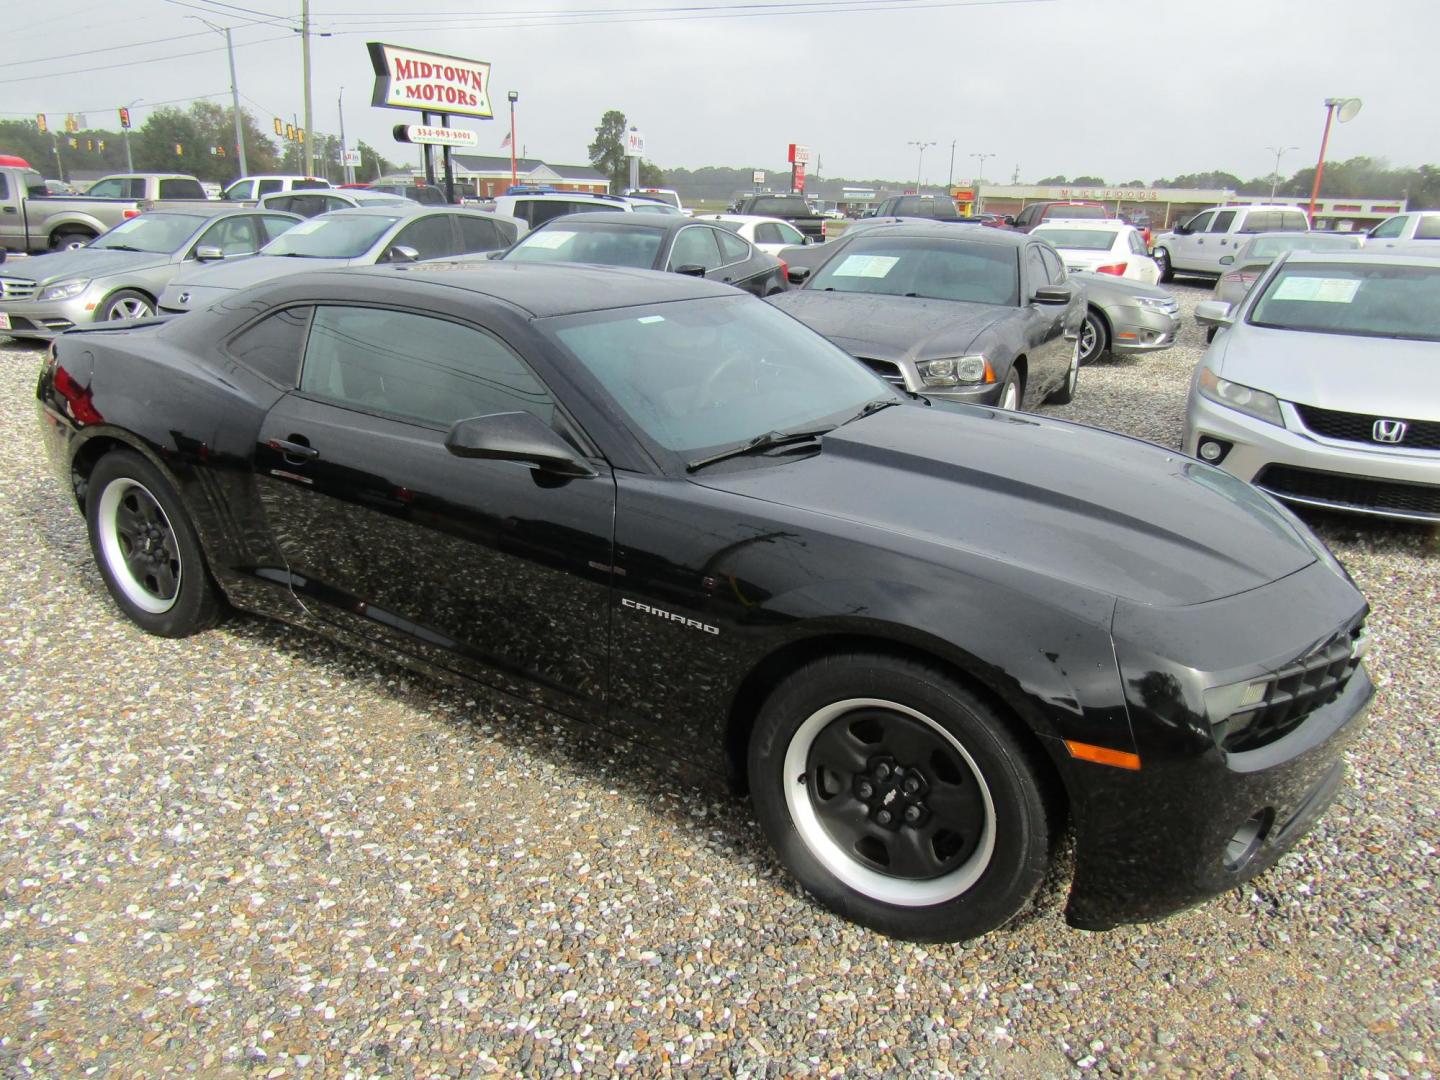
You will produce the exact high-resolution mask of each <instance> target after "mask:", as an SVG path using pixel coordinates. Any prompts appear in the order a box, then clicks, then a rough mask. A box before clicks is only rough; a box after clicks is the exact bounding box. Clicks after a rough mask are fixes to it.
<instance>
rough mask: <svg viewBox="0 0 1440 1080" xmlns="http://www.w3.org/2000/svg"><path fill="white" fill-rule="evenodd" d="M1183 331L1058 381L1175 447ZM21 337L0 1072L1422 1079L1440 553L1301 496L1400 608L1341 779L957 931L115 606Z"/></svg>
mask: <svg viewBox="0 0 1440 1080" xmlns="http://www.w3.org/2000/svg"><path fill="white" fill-rule="evenodd" d="M1208 291H1209V290H1208V286H1207V287H1205V288H1203V289H1202V288H1198V287H1192V286H1190V285H1188V284H1182V285H1179V286H1176V287H1175V292H1176V293H1177V295H1179V296H1180V297H1181V300H1182V311H1183V314H1184V317H1185V324H1184V329H1183V330H1182V336H1181V339H1180V343H1179V344H1178V345H1177V346H1176V347H1175V348H1173V349H1171V350H1169V351H1167V352H1162V353H1158V354H1153V355H1150V356H1146V357H1142V358H1138V359H1133V360H1124V361H1104V362H1101V363H1099V364H1097V365H1092V366H1089V367H1087V368H1085V369H1083V370H1082V371H1081V374H1080V381H1079V390H1078V393H1077V394H1076V397H1075V401H1074V403H1073V404H1071V405H1069V406H1065V407H1063V408H1053V409H1052V408H1047V410H1046V411H1047V412H1052V413H1053V414H1055V415H1060V416H1066V417H1070V418H1074V419H1078V420H1083V421H1085V422H1088V423H1097V424H1100V425H1102V426H1107V427H1112V428H1115V429H1118V430H1122V431H1126V432H1130V433H1133V434H1136V435H1140V436H1142V437H1145V438H1150V439H1154V440H1156V441H1159V442H1163V443H1166V444H1168V445H1172V446H1174V445H1177V444H1178V441H1179V437H1180V429H1181V425H1182V422H1183V413H1184V406H1185V389H1186V385H1187V379H1188V375H1189V371H1190V368H1191V367H1192V366H1193V364H1194V362H1195V360H1196V359H1197V358H1198V356H1199V353H1200V348H1201V336H1200V333H1199V331H1198V330H1197V329H1196V327H1195V325H1194V322H1193V320H1192V319H1191V316H1190V313H1191V310H1192V309H1193V305H1194V302H1195V301H1196V300H1197V299H1200V298H1203V297H1205V296H1206V295H1208ZM39 361H40V353H39V352H37V351H34V350H30V349H23V348H20V347H18V346H17V345H16V344H15V343H9V344H6V345H3V346H0V386H3V389H4V391H5V394H6V397H7V400H8V401H9V402H10V408H9V409H7V410H6V411H5V413H4V416H5V419H4V420H3V425H4V427H3V431H4V434H5V438H4V440H3V443H0V446H3V449H0V463H3V464H0V469H3V474H4V476H5V479H6V484H5V489H6V491H7V492H8V493H9V499H8V500H7V502H6V505H5V507H4V509H3V510H0V541H3V554H0V567H3V572H4V576H5V579H6V580H7V582H8V583H9V588H8V589H7V590H6V594H5V600H4V603H3V613H0V649H3V652H0V657H3V662H0V689H3V693H4V697H5V700H6V701H7V702H8V704H9V708H8V710H7V715H8V716H9V725H10V730H9V732H8V733H7V734H8V737H7V738H6V740H5V747H4V750H3V752H0V753H3V764H0V837H3V844H0V958H3V962H4V964H5V970H4V978H3V980H0V1071H4V1072H7V1073H12V1072H13V1073H21V1074H23V1073H24V1072H26V1071H27V1070H28V1071H31V1072H33V1073H36V1074H47V1075H49V1074H56V1073H69V1072H80V1071H83V1069H84V1068H86V1067H88V1066H90V1065H97V1066H100V1068H101V1071H102V1072H103V1071H106V1070H107V1069H108V1070H114V1071H115V1073H116V1074H121V1075H132V1074H136V1073H139V1074H146V1075H153V1074H156V1073H159V1072H162V1071H163V1070H165V1069H167V1068H170V1069H174V1070H175V1071H181V1070H184V1069H201V1070H205V1069H212V1070H219V1069H221V1068H223V1067H224V1066H226V1065H227V1064H228V1065H232V1066H234V1067H235V1070H236V1071H237V1072H238V1071H240V1070H241V1069H251V1070H254V1073H255V1075H269V1074H270V1073H271V1071H272V1070H283V1072H281V1073H278V1074H277V1075H295V1074H310V1075H319V1073H320V1072H322V1071H324V1072H333V1073H338V1072H341V1071H342V1068H343V1069H350V1070H353V1072H354V1073H355V1074H356V1075H371V1074H376V1073H385V1072H387V1071H388V1072H393V1073H395V1074H397V1075H412V1074H413V1075H421V1076H428V1075H437V1074H438V1075H466V1076H468V1075H471V1074H472V1073H478V1074H484V1073H485V1072H486V1071H489V1070H492V1069H496V1068H499V1069H503V1070H506V1071H512V1072H515V1071H522V1070H524V1071H529V1072H544V1073H554V1072H559V1071H565V1070H570V1069H572V1068H579V1069H581V1070H584V1071H589V1070H592V1069H593V1070H595V1071H597V1072H603V1073H608V1072H610V1071H617V1072H627V1071H635V1072H644V1073H654V1072H658V1071H661V1070H662V1069H664V1068H665V1067H667V1066H668V1067H670V1068H673V1069H675V1070H681V1069H684V1070H687V1071H692V1070H706V1071H710V1072H716V1073H732V1072H749V1073H756V1074H767V1073H768V1074H772V1075H781V1074H784V1075H792V1074H799V1073H803V1072H807V1071H808V1072H813V1073H817V1074H822V1073H830V1072H833V1071H837V1070H845V1071H848V1072H854V1073H857V1074H868V1073H873V1072H883V1071H887V1070H888V1071H892V1072H894V1073H897V1074H907V1075H908V1074H919V1075H924V1074H926V1073H929V1072H932V1071H933V1072H938V1073H942V1074H944V1073H949V1072H962V1071H965V1070H966V1069H967V1068H968V1069H974V1070H980V1069H988V1070H989V1071H990V1072H992V1073H995V1074H999V1075H1056V1074H1064V1073H1066V1072H1067V1071H1071V1070H1079V1071H1082V1072H1085V1071H1090V1070H1094V1071H1100V1072H1103V1071H1118V1072H1142V1071H1146V1070H1148V1069H1151V1068H1152V1067H1153V1068H1154V1069H1155V1070H1156V1071H1158V1072H1161V1073H1164V1072H1176V1073H1178V1072H1181V1071H1189V1070H1204V1071H1206V1072H1210V1071H1216V1072H1220V1071H1224V1072H1231V1073H1236V1074H1240V1075H1257V1076H1258V1075H1270V1074H1273V1075H1298V1074H1302V1073H1304V1074H1308V1075H1346V1076H1349V1075H1363V1071H1364V1070H1366V1069H1368V1070H1371V1071H1372V1072H1374V1071H1383V1072H1386V1073H1389V1074H1390V1075H1393V1076H1403V1075H1416V1076H1419V1075H1426V1074H1427V1073H1429V1072H1430V1071H1431V1070H1433V1068H1434V1062H1433V1060H1432V1056H1433V1055H1432V1047H1433V1046H1435V1045H1436V1044H1437V1043H1440V1032H1437V1028H1440V1007H1437V1005H1436V1004H1435V1002H1436V998H1437V992H1436V989H1437V988H1436V985H1435V978H1436V972H1437V970H1440V964H1437V945H1436V941H1437V939H1440V933H1437V930H1440V911H1437V909H1436V904H1435V890H1436V888H1437V887H1440V881H1437V876H1440V875H1437V873H1436V865H1437V848H1440V838H1437V834H1440V821H1437V807H1440V795H1437V792H1436V789H1435V784H1434V781H1433V777H1434V776H1435V775H1436V773H1437V771H1440V734H1437V732H1436V728H1435V718H1436V717H1437V715H1440V627H1437V617H1436V615H1435V611H1436V610H1437V608H1440V546H1437V543H1436V540H1435V539H1434V537H1433V534H1432V533H1430V532H1429V531H1426V530H1423V529H1419V528H1416V527H1409V526H1399V525H1389V524H1385V523H1378V522H1367V521H1363V520H1355V519H1341V518H1331V517H1325V518H1312V519H1311V520H1312V521H1315V522H1317V524H1318V527H1319V529H1320V531H1321V533H1322V535H1323V536H1324V537H1325V539H1326V540H1327V541H1328V542H1330V543H1331V545H1332V546H1333V547H1334V548H1335V550H1336V552H1337V554H1338V555H1339V556H1340V558H1341V559H1342V560H1343V561H1344V562H1345V564H1346V565H1347V567H1348V568H1349V569H1350V571H1351V573H1352V574H1354V576H1355V577H1356V579H1357V581H1358V583H1359V584H1360V586H1361V587H1362V589H1363V590H1364V591H1365V593H1366V595H1367V596H1368V597H1369V599H1370V601H1371V603H1372V605H1373V606H1374V609H1375V610H1374V614H1373V615H1372V617H1371V621H1370V625H1371V628H1372V631H1373V633H1374V638H1375V645H1374V650H1373V653H1372V659H1371V661H1370V663H1371V670H1372V672H1373V674H1374V675H1375V677H1376V681H1377V683H1379V685H1380V693H1379V696H1378V698H1377V702H1376V706H1375V708H1374V710H1373V711H1372V713H1371V716H1370V720H1369V723H1368V728H1367V730H1366V731H1365V733H1364V734H1363V735H1362V737H1361V739H1360V741H1359V743H1358V746H1357V749H1356V751H1355V752H1354V754H1353V755H1352V771H1351V785H1350V787H1349V788H1348V789H1347V790H1346V791H1345V793H1344V794H1342V796H1341V797H1340V800H1339V801H1338V802H1337V804H1336V805H1335V806H1334V807H1333V808H1332V809H1331V811H1330V812H1329V814H1328V815H1327V816H1326V818H1325V819H1324V820H1323V821H1322V823H1321V825H1320V826H1319V827H1318V828H1317V829H1316V830H1315V831H1314V832H1313V833H1312V834H1311V835H1310V836H1308V837H1307V838H1305V839H1304V840H1302V841H1301V843H1300V844H1299V846H1298V847H1297V849H1296V850H1295V851H1294V852H1293V853H1292V854H1290V855H1288V856H1286V857H1285V858H1284V859H1283V860H1282V861H1281V863H1280V864H1279V866H1278V867H1277V868H1276V869H1275V870H1273V871H1271V872H1269V873H1267V874H1265V875H1264V876H1262V877H1261V878H1260V879H1258V880H1257V881H1256V882H1254V883H1253V884H1252V885H1250V886H1247V887H1246V888H1245V889H1244V890H1242V891H1241V892H1238V893H1232V894H1229V895H1227V896H1225V897H1222V898H1220V899H1219V900H1217V901H1214V902H1212V903H1210V904H1207V905H1205V906H1204V907H1202V908H1200V909H1198V910H1195V911H1191V912H1188V913H1186V914H1183V915H1180V916H1178V917H1175V918H1172V919H1170V920H1168V921H1166V922H1162V923H1159V924H1156V925H1151V926H1143V927H1136V928H1126V929H1121V930H1117V931H1113V932H1110V933H1108V934H1100V935H1096V934H1086V933H1083V932H1080V931H1075V930H1070V929H1068V928H1067V927H1066V926H1065V925H1064V923H1063V921H1062V920H1061V918H1060V916H1059V913H1058V903H1057V902H1055V901H1054V900H1053V899H1052V900H1051V902H1049V903H1048V905H1047V906H1045V907H1044V908H1043V909H1042V910H1041V911H1040V912H1038V913H1037V914H1036V915H1034V916H1032V917H1030V918H1028V919H1027V920H1026V921H1025V922H1024V923H1023V924H1022V925H1019V926H1016V927H1012V928H1009V929H1006V930H1003V931H1000V932H998V933H994V934H991V935H990V936H989V937H987V938H985V939H983V940H980V941H978V942H973V943H971V944H969V945H966V946H954V947H948V946H916V945H908V944H903V943H899V942H895V941H891V940H888V939H886V938H883V937H880V936H878V935H876V934H874V933H871V932H868V931H865V930H863V929H861V928H859V927H857V926H854V925H851V924H848V923H845V922H843V921H841V920H840V919H838V918H836V917H834V916H832V915H830V914H828V913H826V912H825V911H823V910H822V909H821V908H819V907H818V906H816V905H815V904H813V903H811V902H809V901H808V900H807V899H806V898H805V897H804V896H803V895H802V894H801V892H800V891H799V888H798V886H796V885H795V884H794V882H793V881H792V880H791V879H790V878H789V877H788V876H786V875H785V874H783V873H782V872H781V871H780V869H779V867H778V864H777V863H776V862H775V861H774V860H773V859H772V857H771V855H770V854H769V851H768V848H767V847H766V846H765V844H764V842H763V839H762V837H761V835H760V832H759V829H758V828H757V826H756V825H755V824H754V821H753V819H752V817H751V814H750V811H749V808H748V806H747V805H746V804H744V803H743V802H739V801H736V800H733V799H728V798H726V797H725V796H724V795H722V794H719V793H717V792H715V791H713V790H709V789H699V788H696V787H695V786H694V785H693V784H692V783H690V782H689V781H687V780H684V779H678V778H676V777H675V776H674V775H672V774H670V773H669V772H667V771H666V770H665V769H664V767H663V763H660V762H652V761H650V760H648V759H647V757H646V755H645V754H643V753H642V752H629V753H627V752H620V751H616V750H614V749H612V748H610V747H609V746H607V745H606V744H605V743H603V742H602V741H600V740H598V739H591V738H588V737H587V736H585V735H583V734H581V733H576V732H574V731H571V730H569V729H562V728H560V727H558V726H557V724H558V721H557V720H556V719H555V718H554V717H551V716H549V715H547V714H545V713H542V712H540V711H538V710H536V709H533V708H530V707H527V706H521V705H518V704H516V703H513V702H511V701H509V700H507V699H503V698H499V697H496V696H488V695H484V694H480V693H478V692H475V691H459V690H453V689H450V688H448V687H444V686H439V685H437V684H432V683H429V682H427V681H425V680H423V679H421V678H420V677H418V676H415V675H412V674H410V673H408V672H403V671H401V670H400V669H397V668H391V667H387V666H384V665H380V664H377V663H375V662H374V661H372V660H371V659H369V658H368V657H366V656H362V655H360V654H358V653H351V652H347V651H345V650H343V649H340V648H337V647H335V646H332V645H330V644H328V643H326V642H323V641H321V640H319V639H317V638H312V637H306V636H303V635H301V634H300V633H299V632H298V631H293V630H290V629H287V628H285V627H281V626H278V625H274V624H268V623H262V622H260V621H258V620H253V619H248V618H247V619H235V620H232V621H231V622H229V623H227V624H226V625H224V626H223V627H222V628H221V629H219V630H217V631H214V632H211V633H208V634H204V635H202V636H200V637H196V638H192V639H189V640H186V641H167V640H161V639H157V638H152V637H148V636H146V635H144V634H143V633H141V632H140V631H139V630H138V629H136V628H135V627H133V626H132V625H131V624H129V623H128V622H127V621H125V620H124V619H123V617H122V616H121V615H120V614H119V612H118V611H117V610H116V609H115V607H114V605H113V604H112V603H111V602H110V600H109V598H108V595H107V594H106V593H105V591H104V588H103V586H102V584H101V582H100V578H99V575H98V573H97V572H96V570H95V569H94V565H93V561H92V559H91V557H90V553H89V548H88V544H87V541H86V538H85V531H84V526H83V522H82V520H81V518H80V516H79V515H78V514H76V513H75V512H74V510H73V509H72V508H71V507H70V506H68V505H66V503H65V500H64V498H63V496H62V494H61V492H60V489H59V486H58V485H57V484H56V483H55V481H54V479H53V478H52V477H51V476H50V475H49V474H48V472H47V471H46V470H45V468H44V467H43V465H42V462H41V454H40V449H39V442H38V439H37V437H36V428H35V419H34V411H33V386H34V378H35V374H36V372H37V369H38V365H39Z"/></svg>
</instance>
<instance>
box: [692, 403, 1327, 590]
mask: <svg viewBox="0 0 1440 1080" xmlns="http://www.w3.org/2000/svg"><path fill="white" fill-rule="evenodd" d="M821 447H822V449H821V452H820V453H818V454H813V455H811V456H809V457H807V458H804V459H801V460H796V461H792V462H789V463H787V464H773V465H765V466H762V467H757V468H752V469H745V470H737V471H733V472H721V471H715V472H714V473H710V472H701V473H699V474H697V475H696V476H695V477H693V478H692V479H693V480H694V481H695V482H696V483H700V484H704V485H705V486H707V487H711V488H715V489H718V490H724V491H729V492H731V493H734V494H737V495H742V496H748V497H751V498H756V499H763V500H765V501H768V502H773V503H778V504H782V505H785V506H793V507H798V508H800V509H803V510H806V511H809V512H813V513H815V514H821V515H824V516H826V517H830V518H838V519H844V520H846V521H850V522H853V523H856V524H858V525H862V526H869V527H871V528H874V529H875V530H877V532H878V533H879V534H881V538H880V539H879V540H878V542H879V543H882V544H883V543H885V542H886V541H885V539H884V534H887V533H888V534H900V535H903V536H906V537H910V538H913V539H915V540H919V541H922V542H926V543H929V544H933V545H935V546H936V547H937V548H939V549H942V550H943V549H948V550H949V551H950V552H951V553H952V558H953V563H952V565H954V566H956V567H957V568H961V569H964V568H967V567H974V566H976V565H977V563H976V560H977V559H979V560H984V561H986V562H990V563H996V562H998V563H1001V564H1005V565H1008V566H1011V567H1016V568H1019V569H1022V570H1024V571H1027V572H1029V573H1033V574H1038V575H1042V576H1045V577H1049V578H1052V579H1056V580H1059V581H1063V582H1066V583H1068V584H1072V585H1078V586H1082V587H1085V588H1089V589H1092V590H1095V591H1097V592H1100V593H1103V594H1105V595H1107V596H1113V597H1117V598H1120V599H1124V600H1128V601H1131V602H1134V603H1140V604H1147V605H1157V606H1179V605H1189V604H1198V603H1204V602H1206V601H1209V600H1216V599H1219V598H1221V597H1224V596H1231V595H1234V594H1236V593H1240V592H1245V591H1247V590H1249V589H1254V588H1258V587H1260V586H1262V585H1266V584H1268V583H1270V582H1272V581H1275V580H1277V579H1279V578H1282V577H1285V576H1287V575H1289V574H1292V573H1294V572H1295V571H1297V570H1300V569H1302V568H1303V567H1305V566H1308V565H1309V564H1310V563H1312V562H1314V561H1315V558H1316V555H1315V552H1314V551H1313V550H1312V549H1311V548H1310V546H1309V544H1308V543H1307V542H1306V540H1305V539H1304V538H1303V537H1302V536H1301V535H1300V533H1299V532H1297V531H1296V529H1295V527H1294V526H1293V525H1291V524H1290V521H1289V519H1288V518H1287V517H1286V516H1285V515H1284V514H1283V513H1282V512H1281V511H1280V510H1278V509H1276V507H1275V506H1274V504H1272V503H1271V502H1270V501H1269V499H1267V498H1266V497H1265V496H1263V495H1261V494H1260V493H1259V492H1257V491H1256V490H1255V489H1254V488H1252V487H1250V486H1249V485H1248V484H1245V483H1243V482H1241V481H1240V480H1237V479H1236V478H1235V477H1233V476H1231V475H1229V474H1228V473H1225V472H1223V471H1221V470H1219V469H1216V468H1213V467H1211V466H1209V465H1205V464H1204V463H1202V462H1199V461H1196V460H1194V459H1193V458H1187V457H1185V456H1184V455H1183V454H1179V453H1176V452H1173V451H1169V450H1166V449H1164V448H1163V447H1159V446H1155V445H1153V444H1151V443H1145V442H1141V441H1139V440H1136V439H1130V438H1126V437H1124V436H1120V435H1113V434H1111V433H1109V432H1103V431H1098V430H1096V429H1094V428H1087V427H1082V426H1080V425H1076V424H1069V423H1065V422H1064V421H1058V420H1049V419H1042V418H1040V417H1036V416H1033V415H1030V414H1026V413H1016V412H1008V411H1004V410H999V409H986V408H980V407H976V406H950V407H939V406H934V407H930V408H925V407H923V406H919V405H903V406H900V407H897V408H889V409H883V410H881V411H880V412H877V413H874V414H873V415H871V416H868V417H866V418H864V419H861V420H857V421H854V422H853V423H849V424H846V425H844V426H843V427H840V428H837V429H836V430H835V431H833V432H831V433H830V434H828V435H826V436H824V437H823V439H822V440H821ZM926 557H927V558H933V557H934V556H930V555H927V556H926ZM940 561H942V562H948V561H951V560H949V559H945V558H944V556H941V559H940Z"/></svg>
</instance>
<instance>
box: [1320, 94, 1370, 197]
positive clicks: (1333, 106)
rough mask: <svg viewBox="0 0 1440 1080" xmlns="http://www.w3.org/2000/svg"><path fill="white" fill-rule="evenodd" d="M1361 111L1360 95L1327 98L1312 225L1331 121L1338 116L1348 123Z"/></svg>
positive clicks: (1341, 121) (1322, 174)
mask: <svg viewBox="0 0 1440 1080" xmlns="http://www.w3.org/2000/svg"><path fill="white" fill-rule="evenodd" d="M1359 111H1360V99H1359V98H1358V97H1352V98H1333V97H1332V98H1326V99H1325V134H1324V135H1322V136H1321V137H1320V160H1319V161H1318V162H1316V163H1315V186H1314V187H1312V188H1311V189H1310V210H1309V217H1310V224H1311V225H1314V224H1315V200H1316V199H1317V198H1319V197H1320V178H1321V177H1322V176H1324V175H1325V148H1326V147H1327V146H1329V144H1330V121H1331V120H1334V119H1337V118H1338V119H1339V121H1340V123H1342V124H1347V123H1349V122H1350V121H1351V120H1354V119H1355V114H1356V113H1358V112H1359Z"/></svg>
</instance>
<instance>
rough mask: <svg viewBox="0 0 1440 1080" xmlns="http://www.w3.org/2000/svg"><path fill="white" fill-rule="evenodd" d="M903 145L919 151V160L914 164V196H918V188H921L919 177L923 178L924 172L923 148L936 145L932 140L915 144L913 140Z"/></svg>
mask: <svg viewBox="0 0 1440 1080" xmlns="http://www.w3.org/2000/svg"><path fill="white" fill-rule="evenodd" d="M905 145H906V146H914V147H917V148H918V149H919V151H920V157H919V160H918V161H917V162H916V163H915V194H916V195H919V194H920V187H921V183H920V181H921V177H923V176H924V175H925V172H924V170H925V148H926V147H927V146H934V145H936V144H935V142H934V140H931V141H930V142H916V141H914V140H911V141H910V142H907V143H906V144H905Z"/></svg>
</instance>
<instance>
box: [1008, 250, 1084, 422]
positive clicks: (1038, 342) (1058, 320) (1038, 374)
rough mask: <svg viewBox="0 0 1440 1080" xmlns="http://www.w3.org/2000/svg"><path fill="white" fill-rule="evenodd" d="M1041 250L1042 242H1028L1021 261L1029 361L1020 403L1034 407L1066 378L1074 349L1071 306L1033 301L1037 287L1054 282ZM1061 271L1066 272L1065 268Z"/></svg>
mask: <svg viewBox="0 0 1440 1080" xmlns="http://www.w3.org/2000/svg"><path fill="white" fill-rule="evenodd" d="M1041 252H1042V247H1041V245H1040V244H1027V245H1026V246H1025V252H1024V257H1023V259H1022V261H1021V275H1022V276H1021V280H1022V282H1023V284H1024V289H1025V291H1024V294H1023V296H1024V306H1023V307H1022V308H1021V309H1020V310H1021V312H1022V317H1023V319H1024V339H1025V350H1024V351H1025V356H1026V360H1027V370H1026V385H1025V398H1024V401H1022V403H1021V405H1022V407H1024V408H1032V407H1034V406H1035V405H1038V404H1039V403H1040V402H1042V401H1044V400H1045V397H1046V395H1047V394H1049V393H1050V391H1051V390H1054V389H1055V388H1056V387H1057V386H1059V385H1060V383H1061V382H1063V381H1064V379H1065V377H1066V375H1067V374H1068V373H1069V371H1070V352H1071V350H1072V349H1073V346H1072V345H1071V343H1070V340H1069V339H1068V338H1067V336H1066V333H1065V330H1066V325H1065V323H1066V316H1067V314H1068V313H1069V311H1070V306H1069V305H1063V304H1037V303H1036V302H1035V300H1034V296H1035V290H1036V289H1039V288H1041V287H1042V286H1045V285H1049V284H1052V282H1051V278H1050V273H1049V271H1048V270H1046V268H1045V258H1044V256H1043V255H1042V254H1041ZM1061 273H1062V274H1063V273H1064V269H1063V267H1062V268H1061ZM1063 283H1064V282H1063V281H1060V282H1055V284H1063Z"/></svg>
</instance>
